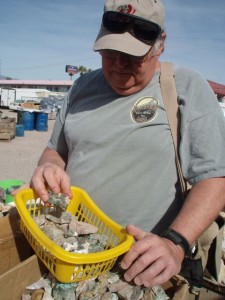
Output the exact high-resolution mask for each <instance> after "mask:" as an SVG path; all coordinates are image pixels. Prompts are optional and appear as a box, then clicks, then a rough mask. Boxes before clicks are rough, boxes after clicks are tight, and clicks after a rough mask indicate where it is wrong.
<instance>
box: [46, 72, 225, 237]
mask: <svg viewBox="0 0 225 300" xmlns="http://www.w3.org/2000/svg"><path fill="white" fill-rule="evenodd" d="M174 74H175V81H176V88H177V92H178V95H179V99H180V105H179V106H180V112H181V128H180V132H181V143H180V156H181V162H182V168H183V174H184V176H185V178H186V179H187V180H188V181H189V182H190V183H191V184H194V183H196V182H198V181H199V180H202V179H206V178H210V177H221V176H224V175H225V159H224V149H225V119H224V116H223V114H222V111H221V108H220V107H219V104H218V101H217V99H216V97H215V95H214V93H213V91H212V90H211V88H210V87H209V85H208V83H207V81H206V80H204V79H203V78H202V77H201V76H200V75H199V74H198V73H196V72H194V71H191V70H188V69H184V68H178V67H174ZM159 75H160V74H159V72H156V73H155V75H154V77H153V79H152V80H151V82H150V83H149V84H148V85H147V86H146V87H145V88H144V89H143V90H142V91H140V92H138V93H136V94H133V95H131V96H120V95H118V94H116V93H115V92H114V91H113V90H112V88H111V87H110V86H109V84H108V83H107V81H106V80H105V78H104V75H103V73H102V71H101V70H96V71H94V72H91V73H88V74H85V75H82V76H81V77H80V78H79V79H78V80H77V81H76V82H75V83H74V84H73V86H72V88H71V89H70V91H69V93H68V97H67V99H65V101H64V104H63V106H62V108H61V111H60V113H59V115H58V118H57V120H56V123H55V127H54V130H53V133H52V137H51V139H50V141H49V144H48V146H49V147H50V148H51V149H54V150H56V151H58V152H59V153H60V154H61V155H62V156H64V157H65V158H66V159H67V160H68V164H67V169H66V170H67V172H68V174H69V176H70V178H71V182H72V185H75V186H79V187H81V188H83V189H85V190H86V191H87V192H88V193H89V195H90V197H91V198H92V199H93V200H94V201H95V203H96V204H97V205H98V206H99V207H100V208H101V209H102V210H103V211H104V212H105V213H106V214H107V215H108V216H109V217H111V218H112V219H114V220H115V221H116V222H118V223H120V224H121V225H122V226H126V225H127V224H134V225H136V226H139V227H140V228H142V229H144V230H148V231H150V230H151V231H153V232H156V233H160V232H161V231H162V230H164V229H165V228H166V227H168V226H169V225H170V223H171V222H172V220H173V219H174V218H175V216H176V215H177V213H178V212H179V210H180V207H181V206H182V197H181V192H180V189H179V184H178V177H177V171H176V166H175V154H174V148H173V143H172V137H171V132H170V128H169V125H168V120H167V116H166V112H165V109H164V104H163V99H162V95H161V89H160V82H159ZM202 204H203V205H204V199H202Z"/></svg>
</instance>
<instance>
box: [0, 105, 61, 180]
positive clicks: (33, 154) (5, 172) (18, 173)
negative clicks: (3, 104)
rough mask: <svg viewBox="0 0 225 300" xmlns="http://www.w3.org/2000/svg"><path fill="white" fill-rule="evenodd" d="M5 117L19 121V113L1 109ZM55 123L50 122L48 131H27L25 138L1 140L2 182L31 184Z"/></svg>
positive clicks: (0, 173)
mask: <svg viewBox="0 0 225 300" xmlns="http://www.w3.org/2000/svg"><path fill="white" fill-rule="evenodd" d="M0 110H1V112H3V114H4V115H6V116H8V117H10V118H16V119H17V113H16V112H14V111H10V110H8V109H2V108H1V109H0ZM54 123H55V121H54V120H48V131H46V132H41V131H36V130H33V131H25V134H24V136H23V137H17V136H16V137H15V138H14V139H12V140H11V141H4V140H0V181H2V180H7V179H20V180H23V181H24V182H27V183H29V181H30V178H31V176H32V175H33V172H34V169H35V167H36V165H37V162H38V159H39V157H40V155H41V153H42V151H43V150H44V148H45V147H46V145H47V142H48V140H49V138H50V135H51V132H52V129H53V126H54Z"/></svg>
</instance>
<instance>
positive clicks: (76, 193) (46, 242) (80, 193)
mask: <svg viewBox="0 0 225 300" xmlns="http://www.w3.org/2000/svg"><path fill="white" fill-rule="evenodd" d="M71 190H72V194H73V198H72V200H71V201H70V204H69V205H68V208H67V211H69V212H71V213H72V214H73V215H75V216H77V217H78V220H79V221H83V222H87V223H90V224H93V225H95V226H96V227H98V229H99V230H98V232H99V233H101V234H103V235H105V236H107V238H108V244H107V247H106V249H105V250H104V251H102V252H97V253H87V254H79V253H71V252H67V251H65V250H64V249H63V248H61V247H60V246H58V245H57V244H56V243H55V242H53V241H52V240H51V239H49V238H48V237H47V236H46V235H45V234H44V233H43V232H42V230H41V229H40V228H39V227H38V225H37V224H36V223H35V221H34V220H33V217H34V216H38V215H41V214H46V213H49V210H52V209H53V210H54V209H55V207H54V206H51V207H47V206H45V205H44V203H43V202H41V201H39V200H38V196H37V195H36V194H35V192H34V191H33V190H32V189H23V190H21V191H19V192H18V193H17V194H16V196H15V203H16V207H17V210H18V212H19V214H20V217H21V229H22V231H23V233H24V235H25V236H26V238H27V240H28V241H29V243H30V244H31V246H32V248H33V249H34V251H35V252H36V254H37V256H38V257H39V258H40V259H41V261H42V262H43V263H44V264H45V266H46V267H47V268H48V270H49V271H50V272H51V273H52V274H53V275H54V276H55V278H56V279H57V280H58V281H60V282H64V283H71V282H78V281H82V280H87V279H89V278H92V277H95V276H98V275H100V274H101V273H103V272H106V271H108V270H110V269H111V268H112V267H113V266H114V264H115V262H116V260H117V258H118V256H120V255H122V254H123V253H125V252H127V251H128V250H129V249H130V247H131V245H132V243H133V237H132V236H130V235H128V234H127V232H126V230H125V229H124V228H123V227H121V226H120V225H119V224H117V223H116V222H114V221H113V220H111V219H110V218H109V217H108V216H106V215H105V214H104V213H103V212H102V211H101V210H100V209H99V208H98V207H97V206H96V205H95V203H94V202H93V201H92V200H91V198H90V197H89V195H88V194H87V193H86V192H85V191H84V190H82V189H80V188H78V187H71Z"/></svg>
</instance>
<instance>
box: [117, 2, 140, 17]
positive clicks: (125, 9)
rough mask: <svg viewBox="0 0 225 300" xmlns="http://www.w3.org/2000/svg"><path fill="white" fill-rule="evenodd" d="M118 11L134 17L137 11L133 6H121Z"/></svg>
mask: <svg viewBox="0 0 225 300" xmlns="http://www.w3.org/2000/svg"><path fill="white" fill-rule="evenodd" d="M117 11H118V12H120V13H123V14H128V15H133V14H134V13H135V11H136V10H135V9H134V8H133V7H132V5H131V4H127V5H121V6H119V7H118V8H117Z"/></svg>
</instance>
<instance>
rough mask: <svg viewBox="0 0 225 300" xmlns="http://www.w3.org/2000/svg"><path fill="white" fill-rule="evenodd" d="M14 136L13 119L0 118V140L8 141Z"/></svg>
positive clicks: (14, 121) (14, 120) (14, 123)
mask: <svg viewBox="0 0 225 300" xmlns="http://www.w3.org/2000/svg"><path fill="white" fill-rule="evenodd" d="M15 134H16V119H15V118H0V140H1V141H10V140H12V139H13V138H14V137H15Z"/></svg>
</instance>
